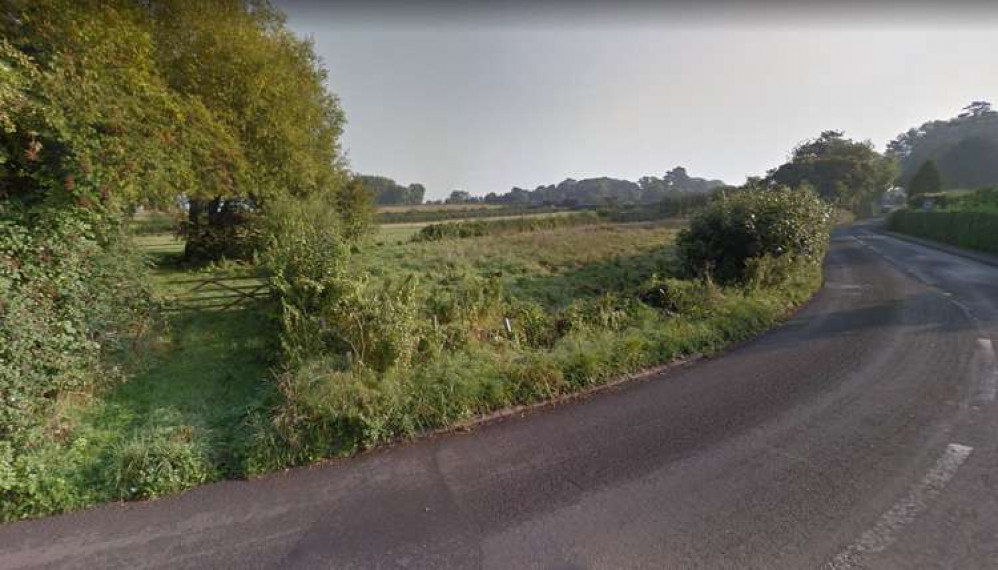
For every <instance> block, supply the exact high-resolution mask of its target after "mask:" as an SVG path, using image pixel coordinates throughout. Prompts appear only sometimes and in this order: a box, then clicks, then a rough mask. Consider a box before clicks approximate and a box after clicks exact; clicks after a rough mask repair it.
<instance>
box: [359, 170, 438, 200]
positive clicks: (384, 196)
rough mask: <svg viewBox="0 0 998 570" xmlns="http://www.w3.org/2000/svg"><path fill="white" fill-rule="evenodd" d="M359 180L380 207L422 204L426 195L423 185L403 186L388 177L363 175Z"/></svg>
mask: <svg viewBox="0 0 998 570" xmlns="http://www.w3.org/2000/svg"><path fill="white" fill-rule="evenodd" d="M357 180H359V181H360V183H361V185H363V187H364V189H365V190H367V191H368V192H369V193H370V194H371V196H372V198H373V200H374V203H375V204H378V205H379V206H393V205H400V206H401V205H411V204H422V203H423V197H424V196H425V195H426V188H424V187H423V185H422V184H410V185H408V186H402V185H401V184H399V183H398V182H395V181H394V180H392V179H391V178H388V177H387V176H372V175H367V174H361V175H358V176H357Z"/></svg>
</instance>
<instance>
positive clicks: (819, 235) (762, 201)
mask: <svg viewBox="0 0 998 570" xmlns="http://www.w3.org/2000/svg"><path fill="white" fill-rule="evenodd" d="M830 224H831V214H830V212H829V209H828V206H826V205H825V204H824V203H823V202H822V201H821V199H819V198H818V196H817V195H815V194H814V192H812V191H810V190H806V189H797V190H791V189H788V188H776V189H763V190H747V191H744V192H740V193H737V194H734V195H731V196H727V197H723V198H721V199H719V200H717V201H715V202H713V203H711V204H710V205H709V206H707V207H706V208H705V209H703V210H702V211H700V212H699V213H698V214H697V215H695V216H694V217H693V219H692V220H691V222H690V226H689V227H688V228H686V229H684V230H683V231H682V232H680V234H679V238H678V241H677V245H678V248H679V253H680V259H681V261H682V263H683V265H684V267H685V269H686V270H687V271H688V272H689V273H690V274H693V275H698V276H711V277H712V278H714V279H717V280H718V281H719V282H721V283H745V282H747V281H748V279H749V277H750V275H749V267H750V263H749V262H750V260H753V259H758V258H762V257H766V256H768V257H771V258H780V257H784V256H789V257H790V258H793V259H800V260H804V261H809V262H819V261H820V260H821V259H822V258H823V257H824V254H825V251H826V249H827V247H828V236H829V230H830Z"/></svg>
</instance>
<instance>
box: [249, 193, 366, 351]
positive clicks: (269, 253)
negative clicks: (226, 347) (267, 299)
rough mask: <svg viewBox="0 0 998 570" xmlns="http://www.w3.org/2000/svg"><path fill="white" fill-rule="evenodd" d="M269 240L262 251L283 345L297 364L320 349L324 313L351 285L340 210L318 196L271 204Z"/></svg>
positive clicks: (284, 349)
mask: <svg viewBox="0 0 998 570" xmlns="http://www.w3.org/2000/svg"><path fill="white" fill-rule="evenodd" d="M268 222H269V224H270V225H269V228H268V235H269V238H268V239H269V243H268V244H267V247H266V249H265V250H264V252H263V254H262V263H263V266H264V267H266V268H267V270H268V271H269V272H270V274H271V278H270V287H271V289H272V291H273V292H274V294H275V295H276V297H277V301H278V303H279V311H280V323H281V330H282V333H281V346H282V349H283V353H284V355H285V358H287V359H288V360H289V361H292V362H297V361H300V360H303V359H305V358H306V357H307V356H308V355H310V354H317V353H322V352H323V347H324V345H325V343H326V339H325V338H324V337H323V331H324V330H325V329H326V327H325V325H324V324H323V320H322V319H323V314H324V311H325V310H326V309H327V308H328V307H332V306H336V305H337V304H339V303H340V302H341V300H342V299H343V298H344V297H345V296H346V295H347V293H348V291H350V289H351V287H352V286H353V285H352V283H351V282H350V281H348V279H347V276H346V273H345V261H346V258H347V256H348V254H349V248H348V246H347V242H346V240H345V239H344V237H343V235H342V231H341V223H342V221H341V218H340V215H339V213H338V212H337V211H336V210H335V208H334V207H332V206H331V205H330V204H328V203H327V202H325V201H324V200H323V199H322V198H321V197H312V198H309V199H304V200H285V201H279V202H275V203H274V204H272V206H271V216H270V218H269V219H268Z"/></svg>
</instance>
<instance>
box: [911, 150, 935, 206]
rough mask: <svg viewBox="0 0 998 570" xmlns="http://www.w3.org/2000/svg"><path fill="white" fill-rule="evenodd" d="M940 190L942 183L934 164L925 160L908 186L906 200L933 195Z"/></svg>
mask: <svg viewBox="0 0 998 570" xmlns="http://www.w3.org/2000/svg"><path fill="white" fill-rule="evenodd" d="M942 189H943V181H942V178H941V177H940V176H939V169H938V168H936V163H935V162H933V161H931V160H926V161H925V162H923V163H922V166H921V168H919V169H918V172H916V173H915V176H914V177H913V178H912V179H911V183H909V184H908V199H909V200H910V199H911V198H914V197H915V196H922V195H925V194H935V193H937V192H941V191H942Z"/></svg>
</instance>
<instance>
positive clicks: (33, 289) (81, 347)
mask: <svg viewBox="0 0 998 570" xmlns="http://www.w3.org/2000/svg"><path fill="white" fill-rule="evenodd" d="M100 223H101V222H100V220H99V218H94V219H92V220H87V219H85V218H84V219H81V218H79V217H71V216H66V215H63V216H53V217H51V218H49V219H46V220H44V221H42V222H40V223H39V224H37V225H27V224H21V223H16V222H15V221H12V220H5V221H0V299H2V300H0V322H2V325H3V326H2V327H0V402H3V404H2V405H0V440H8V441H12V442H13V443H14V445H15V449H18V448H20V446H24V445H29V444H30V442H31V440H32V439H33V437H34V436H35V435H37V432H36V430H37V429H39V428H40V427H41V425H42V424H43V423H44V422H45V421H47V419H48V418H49V416H50V410H51V406H52V405H53V404H54V402H55V400H56V399H57V398H58V397H59V396H60V395H62V394H66V393H68V392H86V391H88V390H91V389H93V388H95V387H96V384H97V383H98V379H100V378H102V377H106V378H104V382H111V381H112V378H113V376H114V371H113V370H110V369H108V368H107V367H106V366H104V364H103V360H102V357H104V356H106V355H108V354H110V353H114V352H115V351H118V350H121V349H123V348H124V347H125V346H127V345H126V343H127V342H128V339H129V337H130V336H131V335H130V334H129V333H130V332H131V330H132V327H133V326H134V324H135V323H136V322H137V321H138V320H140V319H142V318H143V316H144V315H145V314H146V313H147V312H148V311H149V309H150V305H149V304H148V290H147V289H146V284H145V283H144V282H143V281H142V277H143V275H144V274H145V267H144V266H143V262H142V260H141V258H139V257H137V256H136V255H135V254H134V253H131V252H129V251H128V250H127V245H126V244H124V243H122V242H121V241H120V240H115V241H111V242H104V240H105V239H108V238H112V237H113V235H109V236H101V235H100V233H101V230H102V228H100V227H99V224H100ZM103 231H105V232H108V233H110V232H113V231H115V230H114V229H112V228H104V229H103Z"/></svg>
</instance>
